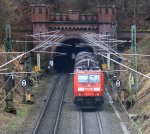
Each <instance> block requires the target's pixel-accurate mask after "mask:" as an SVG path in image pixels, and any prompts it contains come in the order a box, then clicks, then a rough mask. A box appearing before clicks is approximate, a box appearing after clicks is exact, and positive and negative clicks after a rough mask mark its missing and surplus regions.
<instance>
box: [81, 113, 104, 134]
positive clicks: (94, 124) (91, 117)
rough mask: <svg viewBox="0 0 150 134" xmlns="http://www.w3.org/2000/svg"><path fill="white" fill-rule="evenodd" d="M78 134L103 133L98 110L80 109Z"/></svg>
mask: <svg viewBox="0 0 150 134" xmlns="http://www.w3.org/2000/svg"><path fill="white" fill-rule="evenodd" d="M79 115H80V134H104V132H103V128H102V122H101V117H100V113H99V112H84V111H80V113H79Z"/></svg>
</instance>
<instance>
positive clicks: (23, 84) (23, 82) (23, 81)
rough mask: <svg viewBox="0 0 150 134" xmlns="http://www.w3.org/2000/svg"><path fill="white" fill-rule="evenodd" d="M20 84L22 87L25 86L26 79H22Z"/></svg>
mask: <svg viewBox="0 0 150 134" xmlns="http://www.w3.org/2000/svg"><path fill="white" fill-rule="evenodd" d="M21 85H22V87H26V86H27V81H26V80H25V79H24V80H22V81H21Z"/></svg>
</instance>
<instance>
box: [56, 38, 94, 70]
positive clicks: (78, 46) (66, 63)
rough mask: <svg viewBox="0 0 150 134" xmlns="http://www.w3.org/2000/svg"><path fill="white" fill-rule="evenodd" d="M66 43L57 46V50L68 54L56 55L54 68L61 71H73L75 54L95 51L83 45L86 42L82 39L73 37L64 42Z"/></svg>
mask: <svg viewBox="0 0 150 134" xmlns="http://www.w3.org/2000/svg"><path fill="white" fill-rule="evenodd" d="M62 43H63V44H64V45H62V46H59V47H57V48H56V50H55V52H61V53H66V55H58V54H55V56H54V69H55V70H56V71H57V72H59V73H71V72H73V70H74V62H75V55H76V54H77V53H79V52H81V51H87V52H93V49H92V48H91V47H89V46H85V45H82V43H86V42H85V41H84V40H82V39H77V38H72V39H67V40H65V41H63V42H62Z"/></svg>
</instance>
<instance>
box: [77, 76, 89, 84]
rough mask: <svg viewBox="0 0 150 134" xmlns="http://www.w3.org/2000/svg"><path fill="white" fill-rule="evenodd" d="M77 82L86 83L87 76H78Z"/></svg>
mask: <svg viewBox="0 0 150 134" xmlns="http://www.w3.org/2000/svg"><path fill="white" fill-rule="evenodd" d="M78 82H79V83H85V82H88V75H78Z"/></svg>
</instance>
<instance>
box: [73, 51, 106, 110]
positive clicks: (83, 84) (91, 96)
mask: <svg viewBox="0 0 150 134" xmlns="http://www.w3.org/2000/svg"><path fill="white" fill-rule="evenodd" d="M98 66H99V64H98V62H97V60H96V58H95V57H94V56H93V55H92V54H90V53H88V52H80V53H79V54H77V56H76V59H75V70H74V103H75V104H76V105H78V106H81V107H100V106H101V105H102V104H103V103H104V100H103V96H104V74H103V73H102V71H101V70H100V68H99V67H98Z"/></svg>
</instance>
